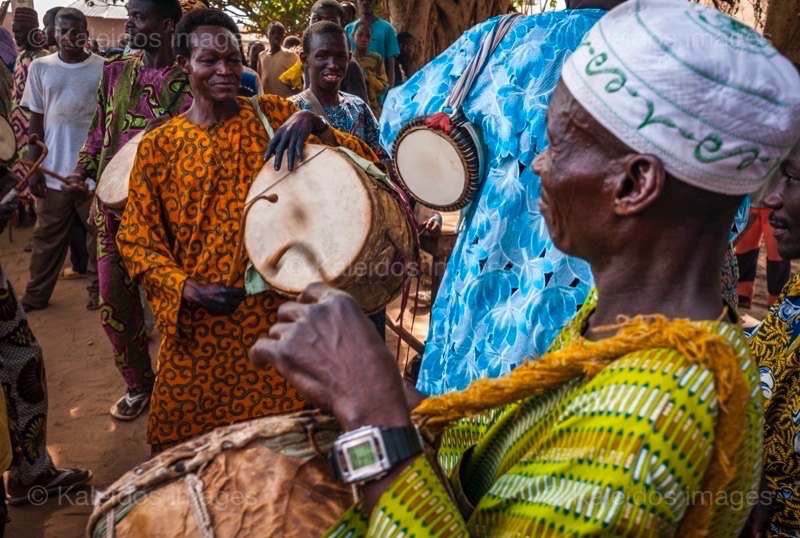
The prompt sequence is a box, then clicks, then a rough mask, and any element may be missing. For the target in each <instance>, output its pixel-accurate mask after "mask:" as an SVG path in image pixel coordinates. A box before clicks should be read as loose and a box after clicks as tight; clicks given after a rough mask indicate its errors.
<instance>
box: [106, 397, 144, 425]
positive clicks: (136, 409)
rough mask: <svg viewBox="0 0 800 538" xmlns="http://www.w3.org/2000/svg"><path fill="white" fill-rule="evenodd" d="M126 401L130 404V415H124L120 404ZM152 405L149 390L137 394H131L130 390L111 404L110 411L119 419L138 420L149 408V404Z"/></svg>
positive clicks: (125, 420) (126, 403) (126, 420)
mask: <svg viewBox="0 0 800 538" xmlns="http://www.w3.org/2000/svg"><path fill="white" fill-rule="evenodd" d="M123 402H124V403H125V405H127V406H128V409H129V412H130V413H132V414H130V415H123V414H122V413H121V412H120V410H119V406H120V404H121V403H123ZM148 405H150V393H149V392H137V393H135V394H131V393H130V392H126V393H125V396H123V397H122V398H120V399H119V400H117V403H115V404H114V405H112V406H111V409H110V410H109V413H111V416H112V417H114V418H115V419H117V420H121V421H123V422H128V421H131V420H136V419H137V418H139V416H140V415H141V414H142V413H144V410H145V409H147V406H148Z"/></svg>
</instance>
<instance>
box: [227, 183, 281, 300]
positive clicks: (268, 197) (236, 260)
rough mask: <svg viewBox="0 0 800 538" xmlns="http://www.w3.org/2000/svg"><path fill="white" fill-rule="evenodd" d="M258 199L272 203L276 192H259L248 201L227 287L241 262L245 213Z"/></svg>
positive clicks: (248, 211) (229, 285)
mask: <svg viewBox="0 0 800 538" xmlns="http://www.w3.org/2000/svg"><path fill="white" fill-rule="evenodd" d="M259 200H266V201H267V202H269V203H271V204H274V203H276V202H277V201H278V195H277V194H266V192H265V193H264V194H261V195H260V196H256V197H255V198H253V199H252V200H250V203H248V204H247V205H246V206H245V208H244V212H243V213H242V219H241V223H242V225H241V227H240V228H239V238H238V240H237V241H236V252H235V253H234V254H233V268H232V269H231V272H230V274H229V275H228V281H227V282H226V286H228V287H229V288H230V287H232V286H233V283H234V282H235V281H236V268H237V267H238V266H239V264H240V263H241V262H242V255H243V254H244V231H245V226H246V224H245V223H246V222H247V215H248V214H249V213H250V210H251V209H252V208H253V206H254V205H256V202H258V201H259Z"/></svg>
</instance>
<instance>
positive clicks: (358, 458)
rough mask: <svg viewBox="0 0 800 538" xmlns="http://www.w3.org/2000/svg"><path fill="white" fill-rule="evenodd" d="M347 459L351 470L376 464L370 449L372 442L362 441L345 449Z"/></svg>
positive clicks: (374, 456) (375, 458)
mask: <svg viewBox="0 0 800 538" xmlns="http://www.w3.org/2000/svg"><path fill="white" fill-rule="evenodd" d="M347 458H348V459H349V460H350V465H351V466H352V469H353V470H356V469H361V468H363V467H368V466H370V465H375V464H376V463H378V458H377V456H376V454H375V450H374V449H373V447H372V442H370V441H364V442H362V443H359V444H357V445H355V446H351V447H349V448H347Z"/></svg>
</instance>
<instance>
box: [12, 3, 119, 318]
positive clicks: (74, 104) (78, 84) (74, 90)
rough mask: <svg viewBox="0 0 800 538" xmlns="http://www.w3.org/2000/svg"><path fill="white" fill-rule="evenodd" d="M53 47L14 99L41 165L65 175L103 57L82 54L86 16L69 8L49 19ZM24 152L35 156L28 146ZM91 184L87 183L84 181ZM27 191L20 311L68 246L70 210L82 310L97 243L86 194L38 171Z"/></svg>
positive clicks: (41, 297) (46, 296) (34, 302)
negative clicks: (27, 245) (80, 258)
mask: <svg viewBox="0 0 800 538" xmlns="http://www.w3.org/2000/svg"><path fill="white" fill-rule="evenodd" d="M55 34H56V41H57V44H58V53H57V54H51V55H49V56H45V57H43V58H39V59H37V60H35V61H34V62H33V63H32V64H31V67H30V71H29V74H28V84H27V85H26V87H25V93H24V94H23V96H22V102H21V105H20V106H22V107H23V108H26V109H28V110H30V112H31V122H30V134H31V135H33V134H36V135H38V136H39V138H40V139H42V140H44V141H45V144H47V147H48V150H49V152H48V154H47V157H46V158H45V160H44V162H43V163H42V166H43V167H44V168H46V169H48V170H52V171H53V172H56V173H57V174H60V175H61V176H68V175H69V174H70V172H72V169H73V168H74V165H75V162H76V161H77V160H78V153H79V152H80V149H81V147H82V146H83V144H84V143H85V142H86V137H87V132H88V130H89V124H90V123H91V121H92V116H93V114H94V110H95V106H96V94H97V87H98V85H99V84H100V76H101V75H102V72H103V62H104V60H103V58H102V57H100V56H98V55H96V54H93V53H91V52H88V51H86V50H85V48H84V46H85V44H86V42H87V40H88V31H87V26H86V17H85V16H84V14H83V13H81V12H80V11H78V10H77V9H72V8H65V9H62V10H61V11H59V12H58V15H56V22H55ZM30 152H31V155H30V158H31V160H36V158H37V157H39V155H40V154H41V149H40V148H39V147H38V146H34V145H31V146H30ZM89 187H90V189H93V186H92V185H89ZM30 189H31V192H32V193H33V194H34V196H36V197H37V198H38V200H37V205H36V210H37V214H38V219H37V221H36V226H35V227H34V229H33V254H32V255H31V262H30V274H31V279H30V282H28V287H27V289H26V290H25V296H24V297H23V298H22V306H23V308H25V310H26V311H29V310H40V309H43V308H46V307H47V304H48V302H49V301H50V296H51V295H52V293H53V289H54V288H55V285H56V281H57V279H58V275H59V274H60V272H61V266H62V265H63V264H64V259H65V257H66V254H67V248H68V247H69V237H70V229H71V226H72V222H73V220H74V218H75V216H76V215H77V216H78V217H79V218H80V221H81V222H82V223H83V224H84V225H86V226H87V231H88V233H87V241H86V242H87V249H88V251H89V264H88V268H87V271H86V273H87V277H88V286H87V289H88V291H89V302H88V303H87V305H86V307H87V308H88V309H90V310H96V309H97V308H99V303H98V297H97V296H98V286H97V268H96V260H97V248H96V235H95V232H94V229H90V228H89V224H87V219H88V216H89V208H90V207H91V202H92V193H91V192H87V191H86V189H72V190H70V189H67V188H65V186H64V185H63V184H62V183H61V182H60V181H58V180H56V179H55V178H52V177H49V176H48V177H45V176H43V175H42V174H41V173H36V174H34V175H33V176H32V177H31V179H30Z"/></svg>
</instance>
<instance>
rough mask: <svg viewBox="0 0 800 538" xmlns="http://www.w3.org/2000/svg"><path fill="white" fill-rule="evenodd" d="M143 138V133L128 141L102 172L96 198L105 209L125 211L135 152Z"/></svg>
mask: <svg viewBox="0 0 800 538" xmlns="http://www.w3.org/2000/svg"><path fill="white" fill-rule="evenodd" d="M143 136H144V131H142V132H140V133H137V134H136V135H135V136H134V137H133V138H131V139H130V140H128V141H127V142H126V143H125V145H123V146H122V147H121V148H120V149H119V151H117V153H116V154H114V157H113V158H112V159H111V160H110V161H109V162H108V165H107V166H106V167H105V170H103V177H102V178H100V181H99V182H98V184H97V197H98V198H99V199H100V201H101V202H103V205H105V206H106V207H109V208H111V209H117V210H123V209H125V204H126V203H127V202H128V186H129V183H130V178H131V172H132V171H133V163H134V161H135V160H136V151H137V149H138V148H139V142H141V140H142V137H143Z"/></svg>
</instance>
